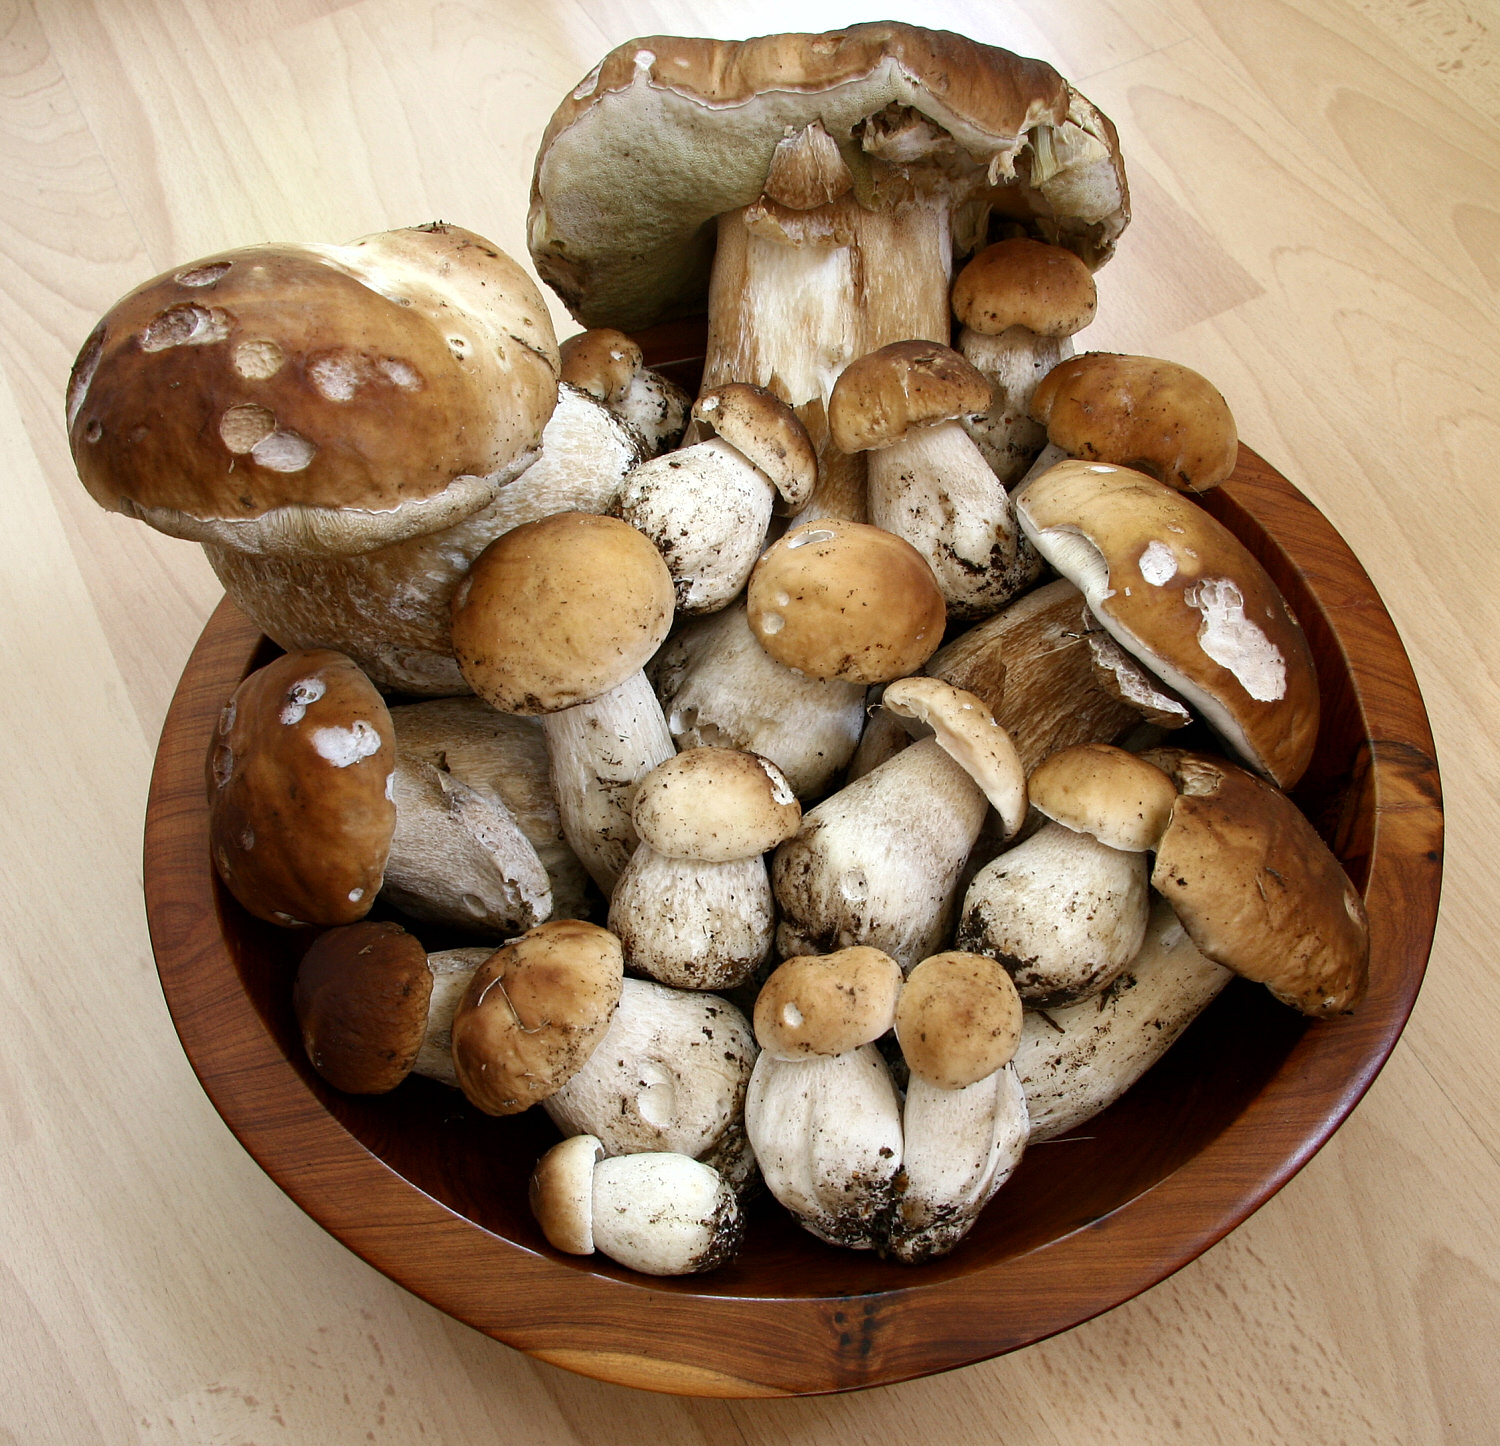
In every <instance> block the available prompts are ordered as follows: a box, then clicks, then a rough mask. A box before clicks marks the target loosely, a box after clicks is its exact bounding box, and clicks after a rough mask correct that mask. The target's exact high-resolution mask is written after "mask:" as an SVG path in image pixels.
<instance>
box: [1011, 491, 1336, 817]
mask: <svg viewBox="0 0 1500 1446" xmlns="http://www.w3.org/2000/svg"><path fill="white" fill-rule="evenodd" d="M1015 504H1016V516H1017V517H1018V518H1019V519H1020V522H1021V526H1022V527H1023V528H1024V529H1025V531H1026V534H1027V536H1028V537H1030V538H1031V540H1032V541H1033V542H1034V543H1035V544H1036V547H1037V550H1038V551H1039V552H1041V554H1042V555H1043V556H1044V557H1046V558H1047V560H1048V561H1049V562H1051V563H1052V564H1053V565H1054V566H1055V567H1056V568H1057V569H1058V571H1059V572H1061V573H1063V574H1064V575H1065V576H1067V577H1068V578H1069V579H1070V580H1071V581H1072V582H1073V583H1075V584H1076V585H1077V586H1078V587H1079V588H1080V589H1082V591H1083V594H1084V596H1085V597H1086V598H1087V600H1088V603H1089V606H1090V607H1091V608H1092V609H1093V612H1094V615H1095V616H1096V617H1097V618H1098V619H1099V621H1100V622H1101V623H1102V624H1103V625H1104V626H1105V627H1106V628H1107V629H1108V630H1109V632H1110V634H1111V635H1112V636H1113V637H1114V639H1115V640H1116V642H1118V643H1119V644H1120V645H1121V646H1122V647H1123V648H1125V649H1126V650H1127V651H1128V652H1130V653H1132V654H1134V656H1135V657H1137V658H1138V659H1140V661H1141V662H1142V663H1144V664H1145V665H1146V667H1148V668H1149V669H1150V670H1151V671H1152V672H1153V673H1155V674H1156V675H1157V676H1158V677H1160V678H1161V679H1163V680H1164V681H1165V682H1166V683H1168V684H1170V685H1171V687H1173V688H1174V689H1176V690H1177V692H1179V693H1180V694H1181V695H1182V696H1183V697H1184V698H1185V699H1186V700H1187V701H1188V702H1189V703H1190V704H1192V705H1193V707H1194V708H1196V709H1197V710H1198V711H1199V712H1200V713H1201V714H1202V715H1203V716H1204V717H1205V718H1206V719H1207V720H1208V721H1209V723H1211V724H1212V725H1213V727H1214V728H1215V729H1217V730H1218V732H1219V733H1220V734H1221V735H1222V736H1223V737H1224V738H1225V739H1226V740H1227V741H1228V743H1229V744H1230V746H1231V747H1233V748H1234V749H1235V751H1236V752H1238V753H1239V754H1240V755H1241V756H1242V757H1244V758H1245V759H1246V760H1247V761H1248V762H1250V763H1251V764H1252V765H1253V766H1254V767H1255V768H1257V769H1258V770H1260V771H1261V772H1264V773H1266V774H1267V775H1269V776H1270V777H1271V778H1273V779H1275V780H1276V782H1277V783H1279V784H1281V785H1282V787H1284V788H1290V787H1291V786H1292V785H1293V784H1294V783H1296V781H1297V780H1298V779H1299V778H1301V776H1302V774H1303V772H1304V770H1305V769H1306V768H1307V765H1308V763H1309V761H1310V760H1311V758H1312V751H1313V746H1314V744H1315V743H1316V742H1317V737H1318V718H1319V698H1318V679H1317V674H1316V672H1315V670H1314V667H1313V659H1312V652H1311V650H1310V649H1309V648H1308V645H1307V639H1306V638H1305V637H1304V636H1303V633H1302V629H1301V627H1300V626H1299V625H1298V623H1297V620H1296V618H1294V617H1293V616H1292V613H1291V610H1290V609H1289V608H1288V607H1287V605H1286V601H1285V599H1284V598H1283V597H1282V596H1281V593H1280V592H1279V591H1278V590H1277V587H1276V584H1275V583H1274V582H1272V581H1271V578H1270V576H1269V575H1268V574H1267V572H1266V570H1265V568H1263V567H1262V566H1261V565H1260V563H1259V562H1257V561H1256V560H1255V558H1254V557H1253V556H1251V554H1250V552H1249V551H1248V550H1247V549H1246V548H1245V546H1244V544H1243V543H1241V542H1240V541H1239V540H1238V539H1237V538H1236V537H1235V536H1234V535H1233V534H1232V533H1231V532H1230V531H1229V529H1228V528H1226V527H1225V526H1224V525H1223V524H1222V523H1220V522H1218V521H1216V520H1215V519H1214V518H1213V517H1211V516H1209V514H1208V513H1207V512H1205V511H1204V510H1203V509H1202V508H1201V507H1199V506H1197V505H1196V504H1195V503H1194V502H1193V501H1192V500H1191V499H1190V498H1187V497H1184V496H1183V495H1182V494H1181V493H1179V492H1174V491H1173V490H1172V489H1171V488H1170V487H1167V486H1164V485H1163V484H1162V483H1160V482H1156V481H1153V480H1152V479H1151V478H1150V477H1147V476H1145V475H1144V474H1143V473H1140V472H1134V471H1130V470H1128V469H1126V468H1123V467H1114V466H1110V465H1108V464H1106V463H1102V462H1082V461H1067V462H1060V463H1058V465H1057V466H1055V467H1053V468H1051V469H1050V470H1049V471H1047V472H1044V473H1043V474H1042V475H1041V476H1039V477H1036V478H1034V479H1033V480H1032V481H1031V482H1029V483H1027V484H1026V486H1025V487H1024V488H1022V489H1021V491H1020V492H1019V493H1017V494H1016V498H1015Z"/></svg>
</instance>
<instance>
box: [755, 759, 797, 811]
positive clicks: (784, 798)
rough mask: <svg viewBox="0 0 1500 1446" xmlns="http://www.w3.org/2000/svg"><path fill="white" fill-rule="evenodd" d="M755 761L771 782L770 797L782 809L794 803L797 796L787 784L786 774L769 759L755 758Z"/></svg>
mask: <svg viewBox="0 0 1500 1446" xmlns="http://www.w3.org/2000/svg"><path fill="white" fill-rule="evenodd" d="M755 761H756V762H757V763H758V764H760V766H761V768H762V769H763V770H764V771H765V775H766V777H767V778H769V779H770V780H771V797H772V798H773V799H774V800H775V801H776V802H777V803H779V804H781V805H782V806H783V807H785V806H786V805H787V804H789V803H795V802H796V800H797V795H796V794H795V793H793V792H792V785H791V784H790V783H788V782H787V777H786V774H784V773H783V772H782V771H781V770H780V769H779V768H778V767H777V766H776V765H775V764H774V763H772V762H771V760H770V759H769V758H761V757H757V758H756V760H755Z"/></svg>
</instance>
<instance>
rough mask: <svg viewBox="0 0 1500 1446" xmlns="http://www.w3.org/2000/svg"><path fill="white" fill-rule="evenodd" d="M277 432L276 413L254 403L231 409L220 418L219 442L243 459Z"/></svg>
mask: <svg viewBox="0 0 1500 1446" xmlns="http://www.w3.org/2000/svg"><path fill="white" fill-rule="evenodd" d="M275 430H276V413H275V412H272V411H269V410H268V409H267V408H265V407H257V406H256V405H255V404H254V403H253V402H247V403H245V404H244V405H242V406H238V407H230V409H229V410H228V411H227V412H225V413H224V415H223V416H222V417H220V418H219V440H220V441H221V442H223V444H224V445H225V446H226V447H228V448H229V450H230V451H231V452H233V453H234V455H235V456H236V457H243V456H244V455H245V453H246V452H250V451H253V450H254V449H255V447H256V446H257V445H258V444H259V443H261V442H263V441H265V439H266V438H267V437H269V436H270V435H271V433H272V432H274V431H275Z"/></svg>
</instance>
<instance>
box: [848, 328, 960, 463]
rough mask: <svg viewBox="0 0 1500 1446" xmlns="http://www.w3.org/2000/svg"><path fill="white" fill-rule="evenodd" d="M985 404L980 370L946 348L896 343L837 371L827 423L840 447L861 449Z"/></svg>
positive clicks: (934, 344)
mask: <svg viewBox="0 0 1500 1446" xmlns="http://www.w3.org/2000/svg"><path fill="white" fill-rule="evenodd" d="M989 405H990V384H989V382H988V381H986V380H985V377H984V374H983V373H982V372H981V371H980V370H979V369H978V368H977V367H975V366H974V365H973V363H972V362H969V361H967V360H965V358H963V357H962V356H960V355H959V354H958V353H957V352H956V351H954V350H953V349H952V348H951V347H946V346H939V345H938V343H937V342H935V341H897V342H892V343H891V344H890V345H889V346H883V347H881V348H880V349H879V350H878V351H872V352H867V353H866V354H865V355H864V356H862V357H859V358H858V359H857V360H855V361H852V362H850V363H849V365H848V366H846V367H845V368H844V370H843V371H842V372H841V373H840V374H839V379H838V381H836V382H835V383H834V384H833V393H832V395H831V396H830V397H829V399H828V427H829V431H830V432H832V434H833V440H834V441H835V442H836V443H837V444H838V446H839V449H840V450H841V451H844V452H865V451H870V450H874V449H878V448H881V447H889V446H891V445H892V444H893V443H895V442H899V441H901V439H902V438H903V437H906V436H909V435H910V434H911V433H913V432H915V431H917V430H918V429H919V428H922V427H931V426H936V425H937V424H938V423H939V422H951V421H954V420H956V419H957V418H959V417H966V416H972V415H974V414H976V413H979V412H985V411H988V410H989Z"/></svg>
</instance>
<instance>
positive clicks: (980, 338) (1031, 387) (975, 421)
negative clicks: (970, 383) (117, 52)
mask: <svg viewBox="0 0 1500 1446" xmlns="http://www.w3.org/2000/svg"><path fill="white" fill-rule="evenodd" d="M958 349H959V351H961V352H962V353H963V354H964V356H966V357H967V358H968V359H969V360H970V361H971V362H973V364H974V365H975V366H976V367H977V368H978V369H979V370H980V371H981V372H983V373H984V375H985V379H986V380H987V381H988V382H989V384H990V386H991V387H992V388H993V389H994V400H993V401H992V402H991V403H990V409H989V411H987V412H985V413H984V414H983V416H978V417H968V418H965V420H964V424H963V426H964V430H965V431H966V432H967V433H968V434H969V436H970V437H972V438H973V440H974V445H975V446H977V447H978V448H979V450H980V452H981V453H983V455H984V460H985V461H986V462H988V463H989V465H990V468H991V470H992V471H993V472H994V474H995V476H996V477H998V478H999V479H1000V482H1001V484H1002V485H1004V486H1006V487H1012V486H1014V485H1015V484H1016V482H1018V481H1019V480H1020V478H1021V477H1023V476H1024V475H1025V474H1026V471H1027V469H1028V468H1029V467H1030V466H1031V464H1032V462H1033V461H1034V460H1035V459H1036V457H1037V454H1038V453H1039V452H1041V451H1042V449H1043V448H1044V447H1046V446H1047V429H1046V427H1044V426H1043V425H1042V424H1041V423H1040V422H1036V421H1033V420H1032V417H1031V398H1032V394H1033V393H1034V392H1035V391H1036V389H1037V384H1038V383H1039V382H1040V381H1041V380H1042V378H1043V377H1044V376H1046V375H1047V373H1048V372H1050V371H1051V370H1052V368H1053V367H1055V366H1056V365H1057V364H1058V362H1060V361H1064V360H1065V359H1066V358H1068V357H1070V356H1072V355H1073V338H1072V337H1070V336H1062V337H1054V336H1039V335H1038V334H1037V333H1036V332H1034V331H1033V330H1032V329H1031V328H1030V327H1029V326H1012V327H1009V328H1007V329H1006V330H1005V331H1002V332H1001V333H1000V334H999V336H986V335H985V334H984V333H983V332H979V331H975V330H973V329H972V328H971V327H967V326H966V327H964V328H963V329H962V331H960V332H959V336H958ZM1059 460H1061V459H1060V458H1059Z"/></svg>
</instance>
